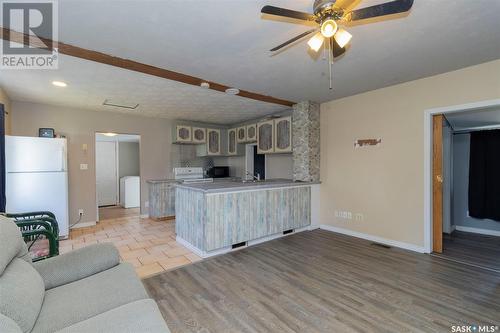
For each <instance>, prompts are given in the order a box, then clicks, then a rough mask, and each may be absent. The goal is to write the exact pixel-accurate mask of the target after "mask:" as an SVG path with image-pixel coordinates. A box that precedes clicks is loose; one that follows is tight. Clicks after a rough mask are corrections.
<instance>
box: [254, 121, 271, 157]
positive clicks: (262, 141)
mask: <svg viewBox="0 0 500 333" xmlns="http://www.w3.org/2000/svg"><path fill="white" fill-rule="evenodd" d="M273 132H274V121H272V120H268V121H263V122H260V123H258V124H257V153H259V154H267V153H272V152H274V135H273Z"/></svg>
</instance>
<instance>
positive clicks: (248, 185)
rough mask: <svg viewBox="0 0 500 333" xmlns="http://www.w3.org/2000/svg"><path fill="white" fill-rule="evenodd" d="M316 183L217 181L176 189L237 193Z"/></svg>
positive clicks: (272, 180)
mask: <svg viewBox="0 0 500 333" xmlns="http://www.w3.org/2000/svg"><path fill="white" fill-rule="evenodd" d="M315 184H319V183H318V182H300V181H293V180H291V179H269V180H262V181H255V182H242V181H241V180H240V181H217V182H213V183H198V184H179V185H177V187H178V188H185V189H190V190H194V191H199V192H204V193H228V192H237V191H248V190H260V189H272V188H281V187H295V186H310V185H315Z"/></svg>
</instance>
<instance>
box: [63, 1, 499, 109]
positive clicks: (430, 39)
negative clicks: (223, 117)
mask: <svg viewBox="0 0 500 333" xmlns="http://www.w3.org/2000/svg"><path fill="white" fill-rule="evenodd" d="M343 1H344V2H345V0H343ZM387 1H389V0H362V1H359V0H357V1H356V3H357V4H358V8H360V7H365V6H369V5H373V4H377V3H382V2H387ZM312 3H313V0H198V1H195V0H168V1H147V0H146V1H138V0H136V1H131V0H124V1H118V0H115V1H101V0H90V1H89V0H85V1H76V0H72V1H59V4H60V5H59V16H60V20H59V23H60V25H59V26H60V34H59V36H60V38H61V40H62V41H65V42H68V43H71V44H75V45H79V46H82V47H85V48H90V49H95V50H99V51H103V52H106V53H110V54H116V55H119V56H122V57H125V58H130V59H134V60H138V61H141V62H144V63H148V64H152V65H155V66H159V67H164V68H169V69H173V70H176V71H180V72H183V73H186V74H190V75H195V76H199V77H203V78H205V79H208V80H212V81H216V82H219V83H222V84H226V85H228V86H235V87H238V88H241V89H246V90H250V91H254V92H259V93H263V94H266V95H267V94H268V95H271V96H275V97H278V98H283V99H288V100H291V101H296V102H297V101H301V100H313V101H318V102H325V101H329V100H332V99H335V98H338V97H342V96H347V95H353V94H356V93H359V92H363V91H368V90H373V89H377V88H381V87H384V86H388V85H393V84H396V83H400V82H404V81H410V80H414V79H418V78H421V77H426V76H430V75H435V74H439V73H444V72H447V71H451V70H454V69H458V68H462V67H466V66H470V65H474V64H478V63H482V62H486V61H489V60H493V59H498V58H500V19H499V17H498V13H500V1H499V0H415V3H414V6H413V8H412V10H411V13H410V14H409V15H408V16H406V17H402V18H397V19H394V20H387V21H384V22H377V23H371V24H366V25H358V26H353V27H350V28H349V29H348V30H349V31H350V32H351V33H352V34H353V36H354V37H353V39H352V43H351V47H350V49H349V50H348V51H347V52H346V54H345V55H344V56H343V57H342V58H339V59H338V60H337V61H336V63H335V65H334V78H335V83H334V86H335V90H334V91H330V90H329V89H328V70H327V69H328V68H327V65H326V62H325V61H323V60H322V58H321V57H319V59H314V58H313V57H312V56H311V55H310V54H309V53H308V52H307V45H306V40H303V41H301V42H299V43H297V44H296V45H294V46H292V47H290V48H288V49H287V50H286V51H285V52H282V53H280V54H278V55H275V56H270V54H269V52H268V50H269V49H270V48H272V47H274V46H276V45H277V44H280V43H282V42H284V41H285V40H287V39H289V38H291V37H293V36H295V35H298V34H299V33H301V32H304V31H306V30H307V29H309V27H308V26H304V25H300V24H290V23H287V22H281V21H276V20H270V19H269V17H265V18H262V17H261V14H260V9H261V7H262V6H263V5H266V4H270V5H276V6H281V7H287V8H292V9H297V10H303V11H309V12H312V8H311V7H312Z"/></svg>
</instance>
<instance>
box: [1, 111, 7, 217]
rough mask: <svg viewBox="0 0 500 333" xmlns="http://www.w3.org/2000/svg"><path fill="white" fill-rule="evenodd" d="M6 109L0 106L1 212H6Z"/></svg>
mask: <svg viewBox="0 0 500 333" xmlns="http://www.w3.org/2000/svg"><path fill="white" fill-rule="evenodd" d="M5 202H6V199H5V109H4V106H3V104H0V212H5Z"/></svg>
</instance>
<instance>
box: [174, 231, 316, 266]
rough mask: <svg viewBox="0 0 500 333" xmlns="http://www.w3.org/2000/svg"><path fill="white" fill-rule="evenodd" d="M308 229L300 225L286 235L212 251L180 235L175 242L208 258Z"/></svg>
mask: <svg viewBox="0 0 500 333" xmlns="http://www.w3.org/2000/svg"><path fill="white" fill-rule="evenodd" d="M309 230H310V226H306V227H302V228H297V229H295V230H294V231H293V232H292V233H289V234H286V235H283V233H276V234H273V235H269V236H264V237H261V238H257V239H253V240H249V241H247V245H245V246H242V247H238V248H236V249H233V248H232V247H231V246H227V247H223V248H221V249H217V250H213V251H209V252H207V251H202V250H200V249H199V248H197V247H195V246H194V245H191V244H190V243H189V242H188V241H186V240H185V239H183V238H182V237H179V236H176V237H175V241H176V242H177V243H179V244H181V245H182V246H184V247H186V248H188V249H189V250H190V251H191V252H193V253H194V254H196V255H197V256H199V257H202V258H209V257H213V256H218V255H221V254H226V253H229V252H233V251H239V250H242V249H246V248H248V247H250V246H253V245H257V244H260V243H264V242H268V241H271V240H273V239H278V238H283V237H287V236H291V235H294V234H296V233H298V232H302V231H309Z"/></svg>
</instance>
